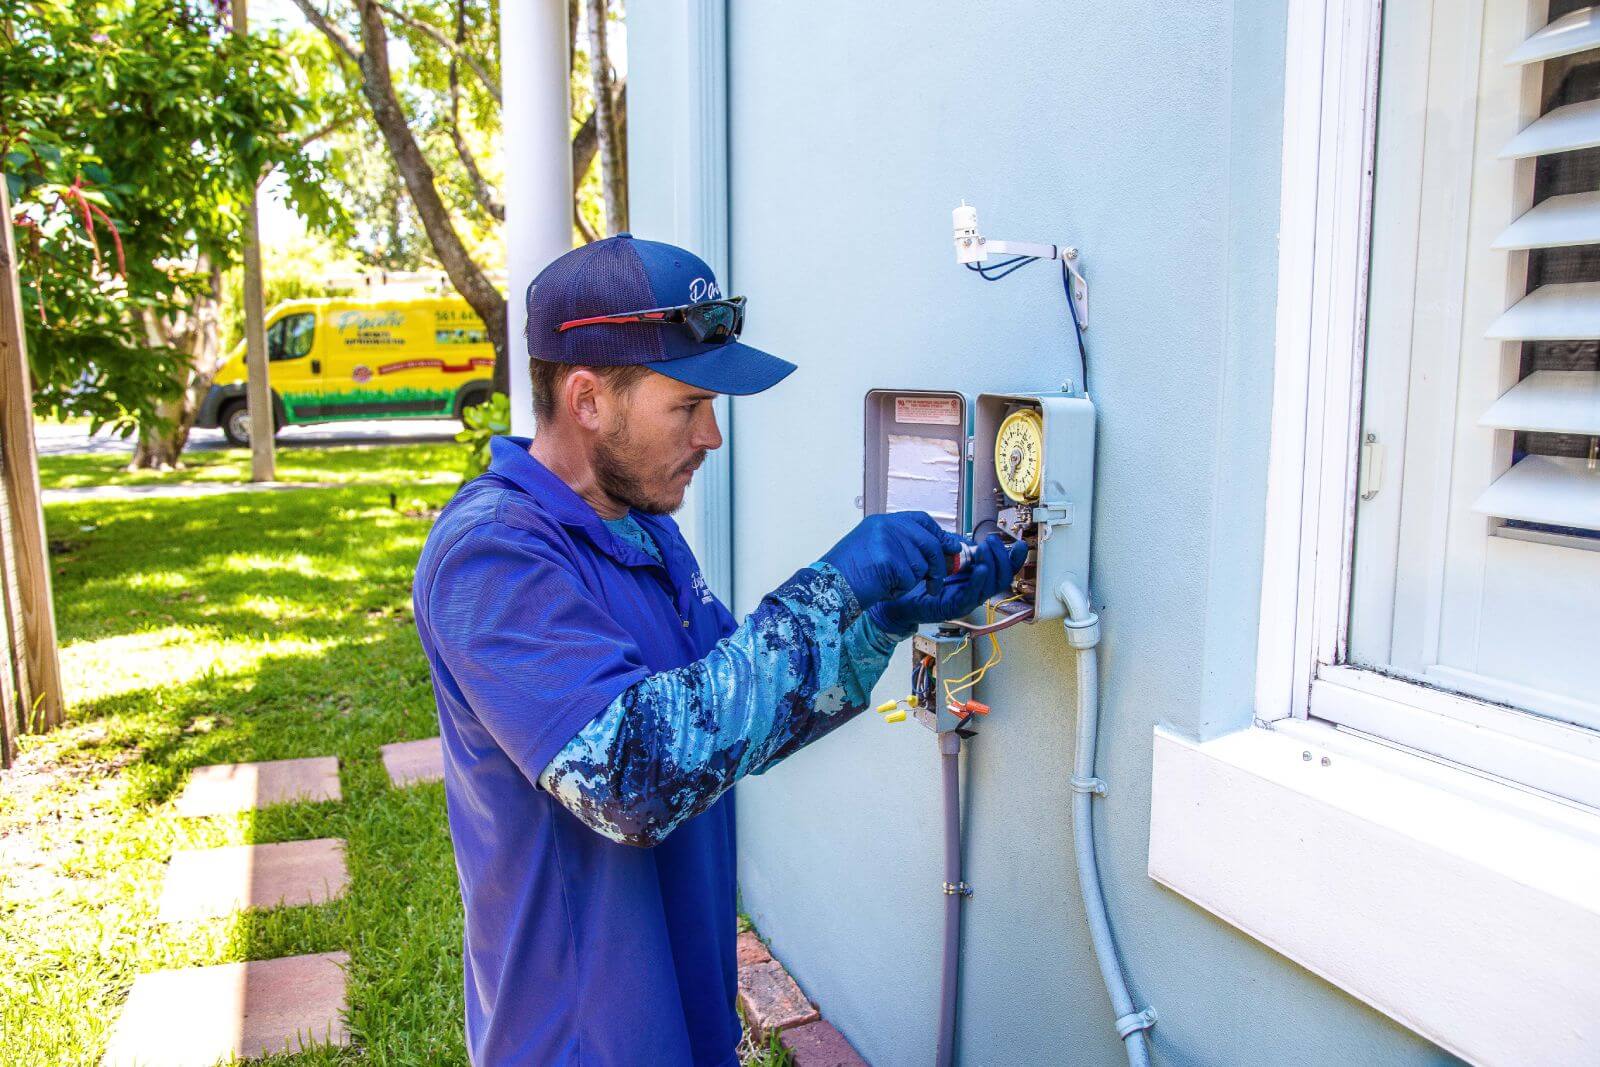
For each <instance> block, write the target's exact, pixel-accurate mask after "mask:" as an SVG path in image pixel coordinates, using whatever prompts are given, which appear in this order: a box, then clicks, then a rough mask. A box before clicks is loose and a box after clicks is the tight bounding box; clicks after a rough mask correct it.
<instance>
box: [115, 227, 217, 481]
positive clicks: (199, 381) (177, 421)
mask: <svg viewBox="0 0 1600 1067" xmlns="http://www.w3.org/2000/svg"><path fill="white" fill-rule="evenodd" d="M198 266H199V268H200V269H201V270H205V271H209V273H210V275H211V291H210V292H209V293H207V294H205V295H204V296H200V297H197V298H196V299H195V301H194V303H193V304H192V305H191V306H190V307H189V308H188V309H187V310H185V311H182V312H179V313H178V314H177V316H176V317H174V318H171V319H157V318H156V317H155V316H154V315H149V314H147V315H146V317H145V332H146V334H147V335H148V336H149V340H150V343H151V344H152V345H160V346H163V347H170V348H178V349H182V350H184V351H185V352H187V353H188V356H189V358H188V360H187V361H186V362H185V369H184V378H183V382H182V383H181V385H182V390H181V392H179V393H178V395H177V396H175V397H173V398H171V399H169V400H164V401H162V402H161V403H160V404H159V405H158V406H157V407H156V414H157V416H159V418H160V419H161V422H160V423H158V424H156V425H151V426H140V427H139V436H138V440H137V441H135V443H134V449H133V459H132V460H130V461H129V463H128V469H129V470H171V469H172V468H174V467H178V466H182V459H183V449H184V446H185V445H187V444H188V443H189V431H191V430H192V429H194V420H195V417H196V416H198V415H199V414H200V401H201V400H203V399H204V398H205V395H206V390H208V389H209V388H211V379H212V376H214V375H215V374H216V373H217V366H218V364H219V363H220V362H221V356H222V329H221V320H220V315H219V311H220V308H221V304H222V269H221V268H220V267H219V266H217V265H216V264H213V263H211V262H210V261H209V259H208V258H207V257H203V256H202V257H201V259H200V262H199V264H198Z"/></svg>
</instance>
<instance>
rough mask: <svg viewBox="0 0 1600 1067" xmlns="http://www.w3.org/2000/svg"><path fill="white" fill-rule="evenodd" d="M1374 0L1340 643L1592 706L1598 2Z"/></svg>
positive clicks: (1434, 673)
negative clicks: (1349, 557)
mask: <svg viewBox="0 0 1600 1067" xmlns="http://www.w3.org/2000/svg"><path fill="white" fill-rule="evenodd" d="M1383 17H1384V26H1383V46H1382V54H1381V60H1380V70H1379V86H1380V89H1379V94H1378V99H1379V113H1378V123H1377V129H1378V142H1377V150H1376V155H1375V167H1374V179H1373V183H1374V184H1373V188H1374V200H1373V222H1372V230H1371V242H1372V243H1371V281H1370V285H1369V287H1368V304H1369V306H1368V320H1367V324H1368V325H1367V330H1368V332H1367V339H1366V340H1367V344H1366V352H1365V362H1364V366H1365V372H1364V388H1363V402H1362V425H1361V431H1362V433H1361V441H1362V442H1363V443H1364V445H1365V447H1366V452H1365V454H1364V455H1363V456H1362V464H1361V469H1362V471H1363V484H1362V488H1361V491H1360V492H1359V494H1358V496H1359V499H1358V500H1357V501H1356V523H1355V549H1354V559H1353V562H1352V566H1351V571H1350V575H1351V578H1350V582H1351V584H1350V600H1349V608H1350V610H1349V617H1348V628H1347V631H1346V646H1345V649H1344V657H1345V660H1346V661H1347V662H1348V663H1349V664H1350V665H1353V666H1356V667H1366V668H1372V669H1376V670H1379V671H1381V672H1383V673H1385V674H1388V675H1391V676H1398V677H1402V678H1407V679H1411V680H1415V681H1418V682H1422V683H1424V684H1425V685H1428V686H1430V687H1433V688H1439V689H1445V690H1449V691H1453V692H1456V693H1461V694H1465V695H1467V696H1471V697H1476V698H1478V699H1481V700H1487V701H1490V702H1493V703H1496V704H1500V705H1504V706H1508V707H1512V708H1518V709H1522V710H1526V711H1531V712H1534V713H1536V714H1539V715H1542V716H1545V717H1548V718H1552V719H1557V720H1560V721H1563V722H1566V723H1571V724H1574V725H1579V726H1584V727H1588V728H1591V729H1600V655H1597V654H1596V653H1595V650H1594V635H1595V633H1596V632H1597V631H1600V3H1581V2H1578V0H1549V2H1548V3H1546V2H1545V0H1385V3H1384V16H1383ZM1369 471H1371V472H1375V475H1376V476H1375V477H1371V478H1369V477H1367V472H1369Z"/></svg>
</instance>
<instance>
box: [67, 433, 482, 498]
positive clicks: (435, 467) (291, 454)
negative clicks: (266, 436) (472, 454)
mask: <svg viewBox="0 0 1600 1067" xmlns="http://www.w3.org/2000/svg"><path fill="white" fill-rule="evenodd" d="M466 456H467V451H466V446H465V445H460V444H456V443H455V442H453V441H446V442H440V443H438V444H427V445H384V446H381V447H373V448H350V447H345V448H285V447H282V446H281V445H280V446H279V448H278V453H277V460H278V480H279V481H280V482H338V483H341V484H351V485H368V484H371V485H380V484H381V485H390V484H399V485H409V484H410V483H412V482H414V481H417V480H418V479H422V478H428V477H434V478H444V477H452V478H459V477H460V476H461V466H462V464H463V463H464V462H465V461H466ZM183 462H184V466H183V467H182V468H181V469H179V470H172V471H129V470H126V469H125V468H126V467H127V465H128V457H127V456H125V455H64V456H40V457H39V484H40V486H41V487H42V488H45V489H77V488H82V487H84V486H90V485H162V484H174V483H178V482H247V481H249V480H250V451H249V449H245V448H230V449H228V450H226V451H223V452H186V453H184V457H183Z"/></svg>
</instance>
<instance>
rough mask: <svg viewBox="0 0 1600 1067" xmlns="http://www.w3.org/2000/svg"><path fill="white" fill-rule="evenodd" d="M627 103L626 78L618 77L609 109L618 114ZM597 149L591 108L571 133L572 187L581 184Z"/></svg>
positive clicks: (598, 139) (598, 148)
mask: <svg viewBox="0 0 1600 1067" xmlns="http://www.w3.org/2000/svg"><path fill="white" fill-rule="evenodd" d="M627 105H628V79H626V78H618V79H617V84H616V91H615V92H613V93H612V94H611V109H612V111H614V112H616V113H617V114H619V115H620V114H625V113H626V109H627ZM598 151H600V136H599V134H598V132H597V130H596V126H595V119H594V112H593V111H592V110H591V111H590V112H589V115H588V117H587V118H585V119H584V120H583V122H582V123H580V124H579V126H578V132H577V133H575V134H573V135H572V188H573V189H577V188H578V186H580V185H582V184H583V179H584V178H585V176H587V175H588V173H589V168H590V167H591V166H593V165H594V157H595V153H597V152H598ZM574 195H576V194H574Z"/></svg>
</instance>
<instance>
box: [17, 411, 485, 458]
mask: <svg viewBox="0 0 1600 1067" xmlns="http://www.w3.org/2000/svg"><path fill="white" fill-rule="evenodd" d="M460 429H461V424H460V423H459V422H457V421H456V420H455V419H387V420H381V421H372V422H332V423H325V424H323V425H320V426H285V427H284V428H283V429H282V430H281V431H280V432H279V433H278V447H279V448H282V449H288V448H323V447H327V446H329V445H415V444H429V443H432V442H435V441H449V440H452V439H453V438H454V437H455V435H456V433H457V432H458V431H459V430H460ZM34 440H35V441H37V442H38V446H39V454H40V455H41V456H60V455H67V454H70V453H86V452H87V453H101V454H114V453H118V452H122V453H129V452H132V451H133V441H132V439H131V438H120V437H112V436H111V435H109V434H106V433H100V434H97V435H95V436H94V437H90V436H89V434H88V433H87V432H86V431H85V430H84V428H83V427H82V426H63V425H61V424H60V423H55V422H37V423H34ZM232 447H233V446H232V445H230V444H228V441H227V438H225V437H223V436H222V431H221V430H201V429H196V430H195V431H194V432H193V433H191V434H190V435H189V447H188V448H187V449H186V451H189V452H217V451H221V450H223V449H227V448H232Z"/></svg>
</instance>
